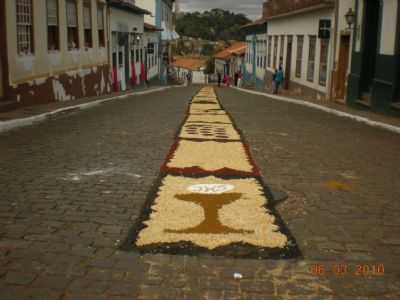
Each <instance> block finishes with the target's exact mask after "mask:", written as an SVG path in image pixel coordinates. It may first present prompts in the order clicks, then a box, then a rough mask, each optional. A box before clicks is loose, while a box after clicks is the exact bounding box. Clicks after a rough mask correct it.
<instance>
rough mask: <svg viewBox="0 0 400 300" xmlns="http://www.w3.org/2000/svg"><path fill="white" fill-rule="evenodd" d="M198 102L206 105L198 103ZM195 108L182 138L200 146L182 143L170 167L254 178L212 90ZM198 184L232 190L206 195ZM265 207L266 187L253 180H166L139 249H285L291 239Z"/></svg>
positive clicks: (198, 98)
mask: <svg viewBox="0 0 400 300" xmlns="http://www.w3.org/2000/svg"><path fill="white" fill-rule="evenodd" d="M199 101H201V102H202V103H196V102H199ZM192 102H193V103H192V104H191V106H190V110H189V111H190V113H189V118H188V120H187V122H186V123H185V124H184V125H183V127H182V130H181V132H180V135H179V137H180V138H189V139H201V140H202V141H189V140H182V139H181V140H180V141H179V145H178V147H177V149H176V151H175V153H174V155H173V157H172V158H171V160H170V161H169V162H168V164H167V166H168V167H170V168H182V169H183V168H192V167H199V168H202V169H203V170H207V171H210V172H212V171H216V170H219V169H223V168H230V169H233V170H237V171H245V172H251V171H252V166H251V164H250V162H249V158H248V156H247V153H246V151H245V149H244V145H243V143H242V142H241V141H240V140H241V138H240V135H239V133H238V132H237V131H236V130H235V128H234V127H233V124H232V122H231V120H230V118H229V117H228V116H227V115H226V112H225V111H224V110H222V109H221V106H220V105H219V102H218V100H217V97H216V96H215V93H214V90H213V88H211V87H208V88H204V89H202V91H201V92H200V93H199V94H198V95H197V96H196V97H195V98H194V99H193V101H192ZM205 102H214V103H213V104H210V103H205ZM214 140H215V141H214ZM222 141H226V142H225V143H222ZM199 184H205V185H207V186H208V187H209V186H210V185H212V184H217V185H218V184H224V185H225V186H228V185H229V186H231V187H233V190H229V191H228V190H223V191H222V192H220V193H219V192H216V193H214V194H205V193H202V192H204V191H202V190H198V189H193V186H195V185H199ZM189 187H192V188H191V189H189ZM266 204H267V199H266V197H265V195H264V194H263V187H262V186H261V185H260V183H259V182H258V181H257V180H256V179H255V178H246V179H229V180H228V179H222V178H218V177H215V176H208V177H205V178H190V177H184V176H172V175H167V176H166V177H165V178H164V179H163V181H162V183H161V186H160V188H159V191H158V194H157V197H156V199H155V201H154V205H153V206H152V212H151V214H150V218H149V220H148V221H146V222H144V224H145V228H144V229H143V230H142V231H141V232H140V233H139V235H138V239H137V241H136V245H137V246H146V245H153V244H156V245H157V244H165V243H178V242H192V243H193V244H195V245H198V246H200V247H204V248H208V249H210V250H212V249H215V248H217V247H221V246H227V245H230V244H233V243H248V244H251V245H254V246H260V247H266V248H284V247H285V246H286V244H287V237H286V236H285V235H284V234H282V233H281V232H279V227H278V226H277V225H275V217H274V216H273V215H272V214H271V213H270V211H269V210H268V209H266V207H265V205H266Z"/></svg>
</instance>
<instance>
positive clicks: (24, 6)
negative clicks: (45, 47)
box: [15, 0, 34, 54]
mask: <svg viewBox="0 0 400 300" xmlns="http://www.w3.org/2000/svg"><path fill="white" fill-rule="evenodd" d="M15 4H16V17H17V51H18V54H32V53H33V52H34V48H33V6H32V0H16V1H15Z"/></svg>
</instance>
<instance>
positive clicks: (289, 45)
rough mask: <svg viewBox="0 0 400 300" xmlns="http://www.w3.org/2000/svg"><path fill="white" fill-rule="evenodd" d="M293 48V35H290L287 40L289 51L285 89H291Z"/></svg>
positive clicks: (287, 54)
mask: <svg viewBox="0 0 400 300" xmlns="http://www.w3.org/2000/svg"><path fill="white" fill-rule="evenodd" d="M292 48H293V36H291V35H290V36H288V40H287V52H286V68H285V84H284V87H285V89H286V90H287V89H289V83H290V72H291V70H292Z"/></svg>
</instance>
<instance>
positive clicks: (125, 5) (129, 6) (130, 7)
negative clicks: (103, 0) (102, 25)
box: [107, 0, 151, 15]
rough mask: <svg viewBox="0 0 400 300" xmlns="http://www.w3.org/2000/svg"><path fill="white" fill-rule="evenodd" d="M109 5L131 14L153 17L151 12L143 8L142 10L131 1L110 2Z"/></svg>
mask: <svg viewBox="0 0 400 300" xmlns="http://www.w3.org/2000/svg"><path fill="white" fill-rule="evenodd" d="M107 2H108V5H110V6H111V7H115V8H119V9H122V10H127V11H129V12H133V13H134V14H138V15H151V12H149V11H148V10H145V9H143V8H140V7H138V6H136V5H134V4H133V3H131V2H129V1H124V0H108V1H107Z"/></svg>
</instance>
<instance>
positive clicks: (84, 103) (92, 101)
mask: <svg viewBox="0 0 400 300" xmlns="http://www.w3.org/2000/svg"><path fill="white" fill-rule="evenodd" d="M173 87H178V86H176V85H166V86H161V85H157V86H151V87H150V88H145V87H140V88H137V89H135V90H129V91H124V92H119V93H111V94H108V95H104V96H100V97H88V98H81V99H77V100H73V101H66V102H52V103H48V104H38V105H34V106H28V107H21V108H18V109H16V110H13V111H9V112H0V133H1V132H4V131H8V130H11V129H14V128H17V127H22V126H28V125H31V124H33V123H36V122H41V121H43V120H45V119H48V118H50V117H54V116H55V115H58V114H65V113H68V112H71V111H75V110H79V109H85V108H89V107H93V106H96V105H99V104H101V103H103V102H107V101H111V100H116V99H122V98H126V97H129V96H135V95H143V94H148V93H152V92H158V91H163V90H165V89H169V88H173Z"/></svg>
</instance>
